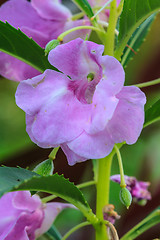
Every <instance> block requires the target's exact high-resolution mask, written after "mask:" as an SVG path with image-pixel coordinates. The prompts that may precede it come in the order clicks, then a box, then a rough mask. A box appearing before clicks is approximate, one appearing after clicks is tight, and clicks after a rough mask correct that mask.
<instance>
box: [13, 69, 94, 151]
mask: <svg viewBox="0 0 160 240" xmlns="http://www.w3.org/2000/svg"><path fill="white" fill-rule="evenodd" d="M68 81H70V80H69V78H67V77H66V76H65V75H63V74H62V73H58V72H55V71H53V70H46V71H45V72H44V73H43V74H41V75H39V76H37V77H35V78H33V79H30V80H25V81H23V82H21V83H20V84H19V86H18V88H17V92H16V103H17V105H18V106H19V107H20V108H22V109H23V110H24V111H25V112H26V113H27V119H28V120H27V131H28V133H29V135H30V133H31V137H32V136H33V137H34V139H35V140H36V141H34V142H36V143H37V144H38V145H39V146H43V147H44V145H45V147H51V146H55V145H57V144H61V143H63V142H65V141H70V140H72V139H73V138H75V137H77V136H78V135H80V134H81V133H82V131H83V129H84V126H85V125H86V124H87V121H88V119H89V114H90V112H89V109H90V105H88V104H82V103H81V102H79V101H78V100H77V98H76V97H75V96H74V93H73V92H72V91H70V90H68V89H67V84H68ZM75 113H76V114H75ZM68 129H69V131H68ZM32 139H33V138H32Z"/></svg>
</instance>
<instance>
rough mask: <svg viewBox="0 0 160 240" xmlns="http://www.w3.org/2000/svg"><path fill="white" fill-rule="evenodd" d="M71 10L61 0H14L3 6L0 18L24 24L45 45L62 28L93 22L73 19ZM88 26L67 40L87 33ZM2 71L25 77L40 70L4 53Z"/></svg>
mask: <svg viewBox="0 0 160 240" xmlns="http://www.w3.org/2000/svg"><path fill="white" fill-rule="evenodd" d="M71 17H72V14H71V12H70V10H69V9H68V8H67V7H65V6H63V5H62V4H61V2H60V0H45V1H44V0H31V2H28V1H27V0H10V1H7V2H6V3H4V4H3V5H2V6H1V7H0V20H1V21H7V22H9V23H10V24H11V25H12V26H13V27H15V28H18V27H19V28H20V30H21V31H22V32H24V33H25V34H26V35H27V36H29V37H32V38H33V40H34V41H36V42H37V43H38V44H39V45H40V46H41V47H42V48H44V47H45V45H46V44H47V43H48V42H49V41H50V40H52V39H56V38H57V37H58V36H59V34H61V33H62V32H64V31H66V30H68V29H70V28H73V27H76V26H79V25H89V21H88V20H83V19H82V20H77V21H72V20H71ZM87 33H89V31H88V30H78V31H76V32H74V33H71V34H69V35H68V36H66V37H65V38H64V42H65V41H69V40H71V39H74V38H77V36H80V37H82V38H85V37H86V34H87ZM0 74H1V75H2V76H4V77H6V78H8V79H10V80H14V81H21V80H24V79H28V78H31V77H34V76H36V75H37V74H39V72H38V71H37V70H36V69H34V68H32V67H31V66H29V65H27V64H26V63H24V62H22V61H20V60H18V59H16V58H14V57H12V56H10V55H8V54H5V53H2V52H1V53H0Z"/></svg>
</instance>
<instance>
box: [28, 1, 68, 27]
mask: <svg viewBox="0 0 160 240" xmlns="http://www.w3.org/2000/svg"><path fill="white" fill-rule="evenodd" d="M31 5H32V6H33V8H34V9H35V10H36V11H37V12H38V14H39V15H40V16H41V17H42V18H44V19H49V20H56V21H59V20H61V21H64V22H65V21H66V20H67V18H69V17H71V12H70V10H69V9H68V8H67V7H65V6H64V5H62V4H61V3H60V2H59V1H56V0H45V1H44V0H31Z"/></svg>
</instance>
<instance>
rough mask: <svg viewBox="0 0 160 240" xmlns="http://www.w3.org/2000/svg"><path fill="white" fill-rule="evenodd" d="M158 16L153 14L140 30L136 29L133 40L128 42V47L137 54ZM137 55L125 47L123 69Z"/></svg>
mask: <svg viewBox="0 0 160 240" xmlns="http://www.w3.org/2000/svg"><path fill="white" fill-rule="evenodd" d="M155 16H156V14H152V15H151V16H150V17H149V18H148V19H147V20H145V21H144V22H143V23H142V24H141V25H140V27H139V28H137V29H136V31H135V32H134V33H133V35H132V36H131V38H130V39H129V41H128V43H127V44H128V45H129V46H130V47H131V48H132V49H133V50H134V51H135V52H137V51H138V50H139V47H140V45H141V44H142V42H143V41H144V40H145V37H146V35H147V33H148V31H149V29H150V26H151V24H152V22H153V20H154V19H155ZM134 55H135V53H134V52H133V51H131V49H130V48H128V47H125V49H124V52H123V56H122V61H121V64H122V65H123V67H126V65H127V64H128V62H129V60H131V59H132V58H133V57H134Z"/></svg>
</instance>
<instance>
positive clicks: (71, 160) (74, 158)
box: [61, 144, 87, 166]
mask: <svg viewBox="0 0 160 240" xmlns="http://www.w3.org/2000/svg"><path fill="white" fill-rule="evenodd" d="M61 148H62V150H63V152H64V153H65V155H66V157H67V161H68V164H69V165H70V166H73V165H74V164H75V163H77V162H84V161H86V160H87V158H84V157H81V156H79V155H77V154H76V153H74V152H73V151H72V150H71V149H70V148H69V147H68V146H67V144H62V145H61Z"/></svg>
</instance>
